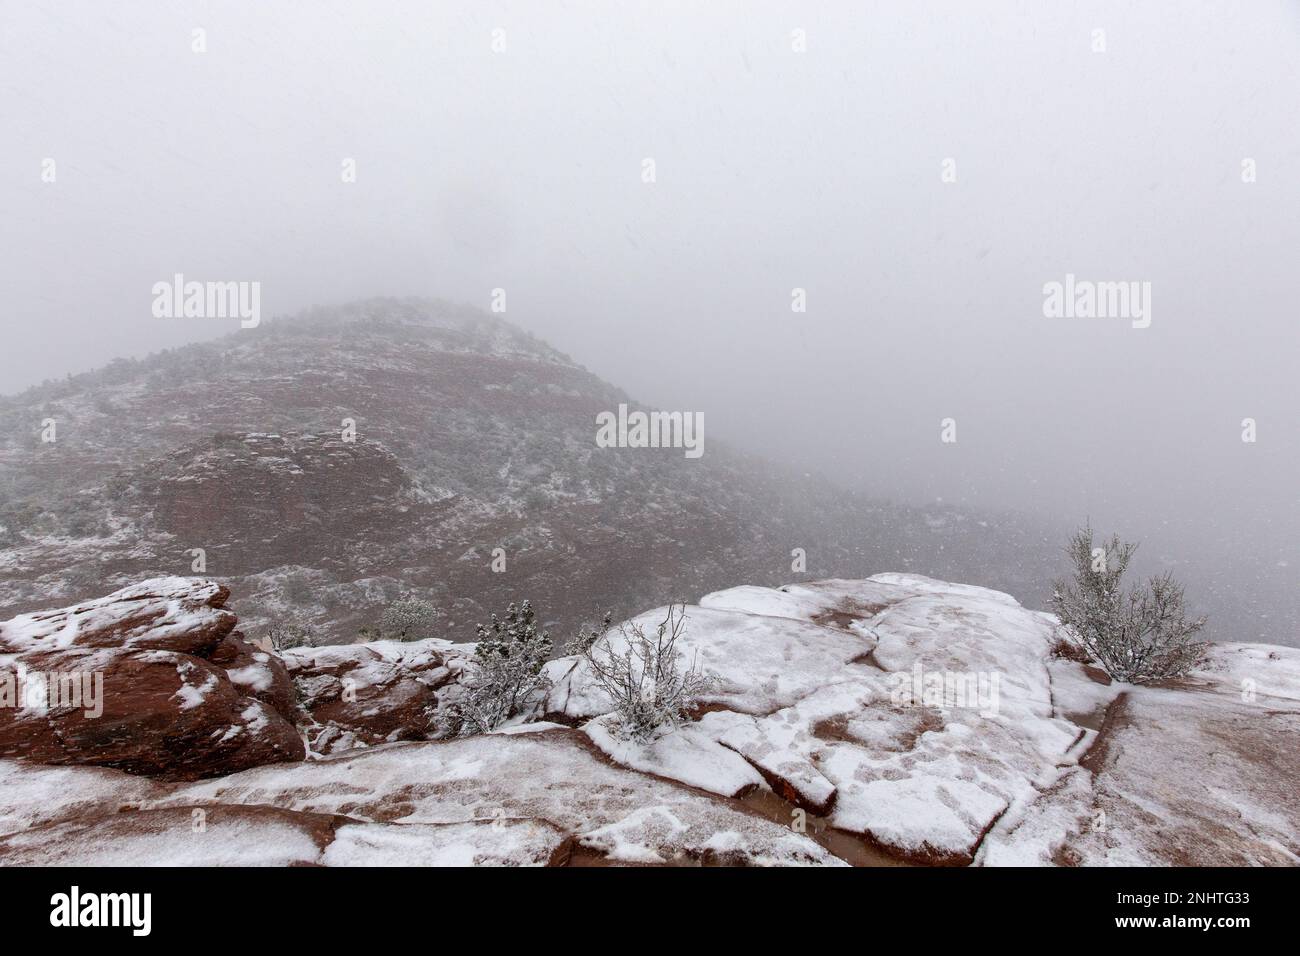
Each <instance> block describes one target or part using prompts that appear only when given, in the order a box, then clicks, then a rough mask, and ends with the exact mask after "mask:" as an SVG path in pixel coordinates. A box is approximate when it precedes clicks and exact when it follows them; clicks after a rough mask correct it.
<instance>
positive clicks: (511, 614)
mask: <svg viewBox="0 0 1300 956" xmlns="http://www.w3.org/2000/svg"><path fill="white" fill-rule="evenodd" d="M550 656H551V638H550V635H548V634H547V633H546V632H545V631H538V630H537V616H536V614H535V613H534V611H533V606H532V604H531V603H529V602H528V601H525V602H524V603H523V604H521V605H518V606H516V605H514V604H511V605H510V607H509V608H508V609H507V610H506V615H505V617H504V618H498V617H497V616H496V615H495V614H493V615H492V623H491V624H490V625H487V626H484V625H482V624H480V625H479V626H478V646H477V647H475V649H474V659H473V662H472V663H471V665H470V668H469V673H468V674H467V676H466V677H465V678H464V679H462V681H461V684H462V686H463V687H464V689H465V693H464V696H463V697H462V698H461V699H460V700H459V701H458V702H457V703H456V704H455V705H454V706H453V707H452V708H451V709H450V710H449V712H448V714H447V715H446V717H444V719H443V722H444V725H445V726H444V730H445V731H447V732H449V733H451V734H454V735H456V736H461V737H465V736H469V735H471V734H482V733H487V732H488V731H489V730H493V729H495V728H497V727H499V726H501V725H502V724H503V723H505V722H506V721H507V720H509V719H510V718H511V717H517V716H519V715H520V714H522V713H525V712H526V711H527V710H528V709H530V708H531V707H532V706H533V705H534V704H535V702H536V700H537V699H538V698H540V697H541V696H543V695H544V694H545V693H546V691H547V690H549V689H550V686H551V682H550V680H549V679H547V677H546V675H545V674H543V673H542V668H543V667H544V666H545V664H546V661H547V660H548V659H549V658H550Z"/></svg>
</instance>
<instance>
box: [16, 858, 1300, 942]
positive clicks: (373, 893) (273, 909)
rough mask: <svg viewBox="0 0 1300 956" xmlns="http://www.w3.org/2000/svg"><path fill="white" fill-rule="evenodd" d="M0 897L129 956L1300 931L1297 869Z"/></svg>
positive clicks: (20, 883)
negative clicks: (299, 947)
mask: <svg viewBox="0 0 1300 956" xmlns="http://www.w3.org/2000/svg"><path fill="white" fill-rule="evenodd" d="M0 883H2V884H4V885H3V886H2V887H0V893H2V894H3V897H2V898H3V899H4V900H5V904H6V905H5V907H4V909H5V916H6V923H7V928H8V929H9V930H10V931H11V932H14V931H16V932H17V933H18V934H19V935H20V938H21V937H24V936H27V935H28V934H32V933H35V934H40V935H44V934H45V933H50V934H53V935H54V936H67V935H68V934H72V933H76V934H78V940H77V942H79V943H86V942H90V941H91V939H90V937H91V936H92V935H94V936H96V937H101V938H103V939H104V940H108V939H109V938H110V937H111V938H112V939H113V941H114V942H117V943H119V944H120V943H125V944H127V945H128V946H130V945H133V944H144V945H148V944H150V943H156V942H166V943H175V942H184V943H191V942H196V941H200V940H203V939H205V938H207V937H208V936H209V935H210V934H216V935H226V934H228V933H230V932H238V933H240V934H241V935H245V934H251V935H252V936H253V937H255V938H257V940H258V941H259V943H262V942H265V943H271V942H275V941H278V940H280V939H285V940H292V941H293V942H296V943H302V942H310V941H317V940H318V941H320V942H321V943H326V944H329V945H331V946H339V945H343V946H346V945H348V944H349V943H354V942H355V943H358V944H360V943H365V944H367V945H374V943H375V942H376V941H377V940H382V939H385V938H389V939H395V938H396V937H391V936H388V935H387V934H390V933H409V932H416V931H421V932H422V931H427V930H428V929H429V927H430V923H431V922H432V923H436V924H441V925H443V926H444V927H445V928H446V930H447V931H454V932H456V935H458V936H459V935H461V934H464V933H473V932H476V931H477V932H482V933H483V934H484V935H485V936H490V937H491V940H492V942H493V943H494V944H499V943H501V942H503V941H504V940H507V939H509V938H510V937H511V936H512V935H514V934H518V938H519V939H520V940H521V941H531V942H533V943H537V942H539V941H541V940H540V939H539V935H538V934H541V936H542V937H545V936H547V935H550V934H551V933H552V932H558V933H560V935H561V936H564V935H567V934H568V933H570V932H573V931H576V930H580V931H581V932H582V933H583V934H584V935H587V936H588V938H589V939H592V940H597V939H600V938H602V936H603V934H604V933H606V932H615V933H620V934H623V933H629V932H630V933H632V934H633V936H634V937H637V938H639V937H641V934H642V933H643V932H644V933H651V934H653V933H656V932H662V931H663V930H665V929H667V930H670V931H676V930H677V929H679V928H680V929H682V930H683V931H685V928H686V927H687V926H689V927H690V929H689V932H690V934H691V935H690V937H689V938H690V939H691V940H692V943H693V944H694V945H698V943H699V941H701V940H704V939H709V938H710V937H716V938H717V939H718V941H720V942H728V943H734V942H736V941H738V938H739V936H740V935H744V936H748V937H750V938H753V939H754V940H755V941H756V942H758V943H759V944H760V945H772V944H773V940H772V939H770V938H768V934H770V933H775V932H782V931H785V930H787V929H791V928H794V927H797V926H803V927H804V929H805V931H806V930H807V928H808V926H809V925H810V924H812V925H819V924H820V925H823V926H824V929H825V930H827V931H834V929H835V927H836V926H841V927H842V926H845V925H854V924H857V925H864V924H865V925H873V924H874V925H878V924H883V923H887V924H890V925H893V926H895V927H898V928H899V929H900V930H902V929H903V928H904V927H908V926H911V927H913V928H914V929H915V928H917V927H923V928H925V929H924V932H925V933H927V934H928V933H937V934H943V933H947V932H951V933H955V934H960V933H970V932H976V933H982V932H992V933H1005V932H1025V931H1033V932H1039V931H1044V932H1057V933H1064V934H1065V936H1064V937H1063V938H1068V939H1070V940H1071V941H1073V940H1076V939H1079V938H1085V939H1086V938H1095V937H1098V936H1115V937H1124V936H1129V937H1133V938H1142V937H1156V938H1178V939H1180V940H1183V939H1185V938H1186V937H1188V936H1191V935H1193V934H1199V935H1200V936H1203V937H1206V938H1209V939H1214V940H1215V941H1216V942H1217V941H1219V940H1222V941H1223V942H1224V943H1230V942H1231V941H1232V940H1234V939H1240V938H1241V937H1240V936H1239V934H1242V933H1246V934H1249V933H1251V932H1252V931H1256V930H1261V929H1262V930H1265V931H1272V932H1273V933H1276V932H1278V931H1279V930H1285V929H1290V928H1293V927H1295V926H1296V922H1297V921H1296V916H1295V913H1296V907H1295V905H1294V902H1293V900H1294V896H1295V890H1296V871H1295V870H1284V869H1271V870H1268V869H1195V870H1194V869H1185V870H1173V869H1170V870H1152V869H1105V870H1103V869H1097V870H1084V869H1055V870H1025V869H1008V870H993V869H989V870H973V869H968V870H954V869H897V868H886V869H868V870H859V871H846V870H796V869H787V870H738V869H732V870H724V869H699V870H695V871H694V872H691V871H685V870H682V869H633V868H625V869H610V868H602V869H570V870H549V871H546V870H490V869H432V870H416V869H306V868H303V869H279V870H273V869H266V870H257V869H224V870H219V869H13V868H11V869H5V870H0ZM557 921H558V923H557ZM647 921H649V923H648V924H647ZM449 923H452V924H454V925H455V926H457V927H459V929H458V930H453V927H452V926H449V925H448V924H449ZM475 927H477V928H478V929H477V930H475ZM593 931H594V932H595V933H596V934H599V935H594V936H593V935H589V934H591V933H592V932H593ZM969 938H970V937H967V939H968V940H969ZM940 939H941V935H940V936H935V937H934V941H935V942H936V944H938V943H939V941H940Z"/></svg>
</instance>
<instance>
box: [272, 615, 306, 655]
mask: <svg viewBox="0 0 1300 956" xmlns="http://www.w3.org/2000/svg"><path fill="white" fill-rule="evenodd" d="M266 637H267V640H269V641H270V642H271V649H272V650H274V651H276V652H277V653H278V652H280V651H287V650H290V649H292V648H295V647H315V646H316V633H315V631H313V630H312V628H311V627H309V626H308V625H306V624H301V623H299V622H297V621H280V622H277V623H275V624H272V625H271V626H270V627H268V628H267V629H266Z"/></svg>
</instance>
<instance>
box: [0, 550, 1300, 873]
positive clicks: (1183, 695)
mask: <svg viewBox="0 0 1300 956" xmlns="http://www.w3.org/2000/svg"><path fill="white" fill-rule="evenodd" d="M145 590H146V591H149V592H152V591H156V590H158V588H156V587H155V588H151V589H145ZM183 593H184V592H182V595H183ZM215 597H218V595H215V594H213V595H209V598H215ZM139 599H140V600H145V598H143V597H142V596H141V597H140V598H139ZM105 600H108V599H105ZM150 600H153V599H150ZM221 601H224V596H220V599H219V600H218V601H217V602H216V603H208V604H202V602H200V604H201V606H200V607H197V608H189V609H186V608H185V607H182V606H180V605H183V604H184V603H185V602H184V600H183V597H182V599H181V600H180V604H179V605H178V606H176V607H171V606H170V605H169V604H166V602H162V603H163V604H164V605H165V607H163V609H162V613H161V614H160V616H158V617H157V618H156V620H155V619H152V618H151V620H154V621H155V623H158V624H159V626H160V627H161V629H162V630H163V631H164V632H166V633H168V634H169V635H171V636H172V638H174V639H175V640H182V641H189V640H191V639H190V638H185V637H182V636H181V635H185V634H189V633H190V630H191V627H180V626H179V622H181V621H186V620H188V621H190V623H191V625H192V626H193V625H194V623H195V618H197V626H198V627H200V628H207V629H208V630H207V634H208V637H207V638H206V639H205V641H208V642H210V641H215V642H216V644H215V645H214V646H218V647H219V646H220V645H221V644H222V642H223V641H225V640H226V639H227V638H228V634H227V633H226V632H224V631H222V628H224V627H225V626H226V624H225V623H224V621H225V619H224V618H223V617H222V615H223V614H226V613H228V612H224V611H223V610H222V608H221V603H220V602H221ZM203 607H207V610H206V611H204V610H203V609H202V608H203ZM155 610H157V609H155ZM150 613H153V612H152V611H151V612H150ZM69 614H71V617H72V618H76V619H77V623H75V624H74V623H69V620H70V618H69V617H68V615H69ZM663 615H664V611H663V610H660V611H654V612H649V613H648V614H646V615H643V616H642V620H643V622H644V623H646V624H649V625H653V624H655V623H657V621H658V620H660V619H662V617H663ZM686 618H687V626H686V630H685V632H684V634H683V635H682V637H681V640H680V649H681V650H682V651H683V652H684V653H685V654H686V655H687V657H688V658H694V659H696V660H697V661H698V663H699V665H700V666H701V667H703V668H704V669H705V670H707V671H709V672H711V673H712V674H713V675H714V676H715V677H716V678H717V680H716V682H715V684H714V688H713V690H712V691H710V694H709V696H708V697H706V698H705V699H703V700H701V701H700V702H699V703H700V706H699V708H698V710H697V712H696V713H694V714H693V715H691V716H692V719H691V720H689V721H688V722H686V723H684V724H683V725H681V726H679V727H677V728H669V729H666V730H665V731H664V732H662V733H660V734H658V735H657V736H654V737H653V738H652V739H650V740H648V741H646V742H644V743H641V742H635V741H629V740H624V739H622V738H621V737H620V736H619V735H618V733H617V728H616V726H615V725H614V724H613V722H612V721H611V720H610V719H609V715H608V713H607V711H608V710H609V701H607V700H604V699H602V695H601V693H600V691H599V688H598V687H597V686H596V685H595V684H594V682H593V681H592V680H591V678H590V675H589V674H588V673H587V671H586V667H585V665H584V664H583V662H582V661H581V660H580V659H578V658H563V659H560V660H556V661H552V662H551V663H550V664H549V665H548V673H549V675H550V676H551V678H552V680H553V682H554V683H553V687H552V690H551V692H550V694H549V697H548V699H547V700H546V701H545V702H544V704H543V705H542V706H540V707H539V708H538V710H537V713H536V715H535V717H537V718H544V719H538V720H536V721H535V722H533V723H527V722H513V723H512V724H511V725H510V726H508V727H506V728H503V729H502V730H500V731H498V732H495V733H492V734H488V735H484V736H479V737H473V738H466V739H458V740H425V739H419V738H422V737H424V736H426V735H427V732H428V721H429V718H430V714H431V712H432V711H431V708H432V709H433V710H436V709H437V707H439V706H441V705H442V703H443V702H444V701H445V700H446V699H451V698H452V697H454V693H455V689H456V686H457V681H456V680H455V676H456V672H457V670H458V667H459V665H460V660H459V659H458V657H457V655H459V654H463V653H464V652H463V651H462V650H460V649H456V648H453V647H450V646H447V645H445V644H443V643H442V642H438V641H427V642H421V643H414V644H390V643H383V642H380V643H376V644H371V645H357V646H347V647H333V648H305V649H300V650H295V651H292V652H287V653H286V658H287V660H288V669H289V672H290V673H292V674H293V675H294V677H295V682H296V684H297V686H298V689H299V691H300V692H301V693H302V695H303V699H304V700H305V701H306V702H307V711H303V712H302V713H303V717H302V719H303V721H304V722H305V723H304V726H306V727H308V728H310V729H311V730H312V732H313V733H315V735H316V737H317V739H318V740H320V741H322V742H323V744H324V745H323V746H322V747H321V748H320V751H321V752H318V753H317V754H314V755H313V756H314V757H315V759H312V760H309V761H305V762H297V763H274V764H272V763H268V764H266V765H263V766H256V767H252V768H250V769H246V770H242V771H241V772H237V773H229V774H225V775H223V776H217V777H211V778H209V779H201V780H192V781H177V780H175V779H171V780H144V779H141V778H139V777H132V776H128V775H126V774H122V773H120V772H118V771H115V770H106V769H100V768H90V767H49V766H39V765H37V764H35V763H27V762H15V761H12V760H0V864H6V863H34V864H40V863H142V862H160V863H185V864H190V863H193V864H202V863H211V864H224V863H233V862H240V863H245V862H247V863H266V864H284V863H317V864H327V865H395V864H408V865H417V864H418V865H456V864H507V865H566V864H567V865H579V864H599V863H621V864H657V865H663V864H693V863H721V864H758V865H803V864H810V865H837V864H840V863H843V862H845V861H846V860H851V861H854V862H887V861H894V862H897V861H903V862H912V863H931V864H934V863H938V864H968V863H976V864H982V865H1005V864H1021V865H1023V864H1029V865H1049V864H1062V865H1075V864H1117V863H1118V864H1125V863H1135V864H1158V865H1168V864H1207V863H1220V864H1233V865H1240V864H1296V863H1300V836H1298V834H1300V788H1297V787H1296V786H1295V781H1296V780H1297V779H1300V748H1296V747H1295V746H1294V741H1295V740H1296V739H1297V732H1300V651H1297V650H1292V649H1288V648H1285V647H1272V646H1269V645H1258V644H1239V645H1229V644H1222V645H1216V646H1215V647H1214V648H1213V651H1212V654H1211V659H1210V661H1209V663H1208V665H1207V667H1206V669H1205V670H1203V671H1199V672H1196V673H1194V674H1192V675H1191V676H1189V677H1188V678H1186V679H1184V680H1181V681H1177V682H1169V683H1168V684H1167V685H1165V686H1159V687H1142V688H1133V687H1128V686H1126V685H1122V684H1118V683H1111V682H1109V681H1108V680H1107V679H1106V678H1105V677H1104V675H1101V674H1100V673H1099V672H1098V671H1097V670H1096V669H1095V668H1090V667H1088V666H1086V665H1085V664H1083V663H1081V662H1079V661H1078V660H1074V659H1071V657H1070V655H1066V656H1060V655H1061V645H1060V642H1059V634H1058V625H1057V623H1056V621H1055V619H1054V618H1052V617H1051V616H1050V615H1047V614H1043V613H1041V612H1037V611H1032V610H1028V609H1026V608H1023V607H1021V606H1020V605H1019V604H1017V603H1016V602H1015V601H1014V600H1013V599H1011V598H1010V597H1008V596H1007V595H1005V594H1000V593H997V592H993V591H988V590H986V589H983V588H977V587H970V586H965V585H955V584H947V583H945V582H941V581H935V580H931V579H928V578H922V577H919V576H915V575H901V574H889V575H878V576H876V577H874V578H870V579H867V580H864V581H838V580H837V581H824V582H818V583H812V584H800V585H790V586H788V587H785V588H779V589H767V588H755V587H743V588H734V589H731V590H728V591H722V592H717V593H715V594H710V595H708V596H707V597H705V598H703V599H702V600H701V601H700V603H699V604H698V605H695V606H688V607H687V608H686ZM38 619H39V620H38ZM92 620H94V621H100V622H101V623H102V622H104V621H117V623H116V624H113V625H111V628H115V633H116V634H117V638H116V640H115V641H114V640H108V639H107V637H103V638H102V639H100V638H96V639H93V640H88V641H87V642H86V643H85V644H84V645H80V644H78V639H79V638H80V637H81V636H83V635H88V634H92V633H100V634H101V635H102V634H103V633H104V628H103V627H96V628H90V629H87V628H86V627H85V626H84V623H85V622H87V621H92ZM214 620H219V621H222V622H223V623H220V624H219V625H214V623H213V622H214ZM13 623H14V622H10V624H7V625H5V626H4V629H3V630H0V637H3V638H4V639H5V640H6V641H7V642H8V643H7V644H6V645H5V646H6V647H9V648H11V649H12V648H19V647H20V646H21V649H22V651H21V652H22V653H26V654H32V653H35V651H34V650H33V649H32V646H29V645H32V644H33V643H40V642H44V643H40V646H41V647H43V648H46V649H50V648H62V647H65V645H66V647H82V648H83V650H84V652H85V653H86V654H100V653H108V654H109V659H110V661H111V660H112V659H113V658H114V657H115V656H117V655H121V654H173V655H179V654H180V653H181V652H179V651H176V650H169V649H167V647H164V646H159V645H156V644H149V645H148V646H147V649H139V650H136V649H135V648H137V647H138V645H139V642H140V641H142V640H143V641H146V642H148V641H149V637H148V635H149V634H151V633H153V632H154V631H156V630H157V628H154V627H153V626H152V625H151V624H150V623H149V622H147V621H144V620H139V621H134V622H132V621H129V620H124V619H122V618H121V616H120V615H119V614H117V613H116V612H114V613H111V614H109V613H107V612H105V611H104V610H103V609H89V610H87V611H86V612H85V613H79V612H75V613H74V612H73V611H70V612H65V614H64V616H63V617H58V616H54V617H49V616H41V615H35V616H31V618H29V619H20V620H19V622H18V624H17V625H16V626H13V627H11V625H13ZM173 625H177V626H173ZM230 626H231V627H233V624H230ZM616 633H617V631H616V632H615V634H616ZM611 639H617V638H616V637H615V636H614V635H611ZM205 641H197V640H195V641H193V642H192V643H191V644H189V645H188V646H189V648H190V652H191V653H190V656H191V657H193V659H194V660H195V661H197V662H199V663H202V664H203V666H205V667H207V668H209V669H211V670H212V671H214V672H215V671H220V673H221V674H222V675H225V676H224V678H223V679H225V680H227V681H228V682H229V683H230V684H231V686H232V687H238V688H239V689H240V690H241V691H242V692H247V693H249V694H253V693H261V694H262V695H263V698H258V699H257V700H256V702H257V703H259V704H260V705H261V706H263V707H265V708H267V709H268V711H269V710H270V707H271V705H270V704H267V703H262V700H263V699H266V700H273V699H274V697H275V694H276V691H275V681H274V680H271V681H269V682H268V681H267V680H266V679H265V675H261V674H259V673H257V672H255V671H251V670H248V669H249V668H252V667H253V665H255V664H258V663H260V662H259V661H258V660H257V658H256V657H255V656H251V657H250V656H249V655H247V654H244V653H242V652H241V653H239V654H234V655H230V656H229V658H228V662H229V663H233V664H236V665H238V666H235V667H233V670H232V671H230V672H227V671H226V670H222V669H220V668H217V667H215V666H214V665H213V664H211V663H210V661H211V659H212V657H211V655H210V656H209V657H208V658H207V659H204V658H201V657H197V656H195V654H197V653H199V652H203V651H204V647H206V643H205ZM201 645H202V646H201ZM11 652H14V651H12V650H11ZM223 659H227V658H223ZM194 666H198V665H197V664H195V665H194ZM202 673H203V674H206V673H207V672H206V671H204V672H202ZM347 681H352V682H353V684H351V685H348V684H346V683H345V682H347ZM186 686H189V687H191V693H189V694H185V693H180V694H179V695H178V701H177V703H176V705H175V707H176V712H178V713H188V712H189V711H187V710H184V709H183V708H184V706H185V705H187V704H189V703H190V700H191V698H193V697H194V695H196V694H200V695H202V696H203V700H206V699H207V695H209V694H211V693H212V691H211V690H204V687H205V685H204V684H197V685H195V684H189V685H186ZM348 686H351V688H352V690H353V691H355V693H352V694H350V695H345V694H344V690H345V688H346V687H348ZM232 692H233V691H232ZM348 696H351V697H352V698H354V699H352V700H349V699H347V698H348ZM246 699H247V700H253V698H246ZM344 704H346V705H347V706H344ZM192 709H200V708H199V707H198V706H197V705H196V706H195V707H193V708H192ZM408 736H409V737H413V738H416V739H413V740H403V739H401V738H403V737H408ZM324 751H331V752H329V753H325V752H324ZM195 827H198V829H195Z"/></svg>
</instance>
